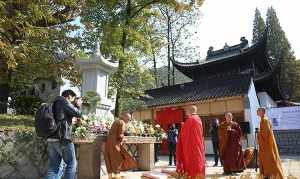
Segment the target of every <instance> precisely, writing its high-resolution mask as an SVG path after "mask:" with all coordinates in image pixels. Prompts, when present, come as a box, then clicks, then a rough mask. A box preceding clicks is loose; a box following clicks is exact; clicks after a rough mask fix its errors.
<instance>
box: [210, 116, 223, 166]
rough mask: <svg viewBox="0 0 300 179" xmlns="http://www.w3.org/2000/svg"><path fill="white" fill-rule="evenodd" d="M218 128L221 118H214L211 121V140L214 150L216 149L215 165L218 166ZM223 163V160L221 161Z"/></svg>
mask: <svg viewBox="0 0 300 179" xmlns="http://www.w3.org/2000/svg"><path fill="white" fill-rule="evenodd" d="M218 128H219V120H218V119H213V120H212V122H211V128H210V132H211V141H212V144H213V150H214V158H215V164H214V167H216V166H218V162H219V136H218ZM221 163H222V161H221Z"/></svg>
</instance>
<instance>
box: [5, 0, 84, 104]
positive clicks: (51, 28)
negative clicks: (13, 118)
mask: <svg viewBox="0 0 300 179" xmlns="http://www.w3.org/2000/svg"><path fill="white" fill-rule="evenodd" d="M83 5H84V1H83V0H59V1H48V0H39V1H35V0H34V1H32V0H22V1H19V0H18V1H16V0H0V65H1V66H0V82H1V84H0V90H1V91H5V92H6V93H5V94H4V93H2V97H0V99H1V100H2V102H3V101H4V103H5V101H6V100H7V95H8V94H7V93H8V92H10V91H11V90H12V88H13V87H16V86H25V85H26V84H30V83H32V82H33V80H34V79H36V78H37V77H57V76H59V77H60V76H61V75H62V76H64V77H67V78H69V79H71V80H73V81H74V82H77V83H78V79H79V78H78V73H77V71H76V70H75V68H74V57H75V54H76V51H77V49H76V45H75V44H76V43H78V39H77V38H76V37H74V36H73V37H72V36H71V32H73V31H75V30H77V29H78V26H77V25H75V24H72V23H70V22H71V21H73V20H74V19H75V18H76V17H77V16H78V15H79V14H80V9H81V8H82V6H83ZM4 88H5V89H6V90H4Z"/></svg>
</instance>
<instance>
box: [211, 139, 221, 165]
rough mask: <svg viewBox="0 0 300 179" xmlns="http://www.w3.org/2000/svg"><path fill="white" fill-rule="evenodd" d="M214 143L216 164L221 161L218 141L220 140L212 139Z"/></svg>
mask: <svg viewBox="0 0 300 179" xmlns="http://www.w3.org/2000/svg"><path fill="white" fill-rule="evenodd" d="M212 144H213V150H214V158H215V164H218V162H219V142H218V140H214V139H212Z"/></svg>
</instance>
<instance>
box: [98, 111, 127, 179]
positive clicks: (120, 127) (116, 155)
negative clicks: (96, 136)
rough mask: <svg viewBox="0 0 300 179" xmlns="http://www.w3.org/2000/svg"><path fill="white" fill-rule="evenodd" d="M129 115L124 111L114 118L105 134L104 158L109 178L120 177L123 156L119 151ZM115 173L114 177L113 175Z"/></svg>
mask: <svg viewBox="0 0 300 179" xmlns="http://www.w3.org/2000/svg"><path fill="white" fill-rule="evenodd" d="M130 118H131V115H130V114H129V113H124V114H122V115H121V117H120V119H119V120H116V121H115V122H114V123H113V124H112V126H111V129H110V130H109V134H108V136H107V140H106V144H105V151H104V159H105V164H106V169H107V173H108V177H109V179H111V178H122V177H121V176H119V173H120V171H121V170H122V163H123V162H124V156H123V155H122V153H121V150H122V149H124V148H122V143H123V142H124V141H123V138H124V133H125V131H126V124H127V123H128V121H129V120H130ZM113 175H115V177H113Z"/></svg>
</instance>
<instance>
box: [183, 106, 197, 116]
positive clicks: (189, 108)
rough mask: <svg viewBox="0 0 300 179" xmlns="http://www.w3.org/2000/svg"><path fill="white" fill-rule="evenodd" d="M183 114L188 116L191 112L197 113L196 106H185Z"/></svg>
mask: <svg viewBox="0 0 300 179" xmlns="http://www.w3.org/2000/svg"><path fill="white" fill-rule="evenodd" d="M184 111H185V115H187V116H190V115H192V114H197V107H196V106H195V105H190V106H187V107H186V108H185V110H184Z"/></svg>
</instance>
